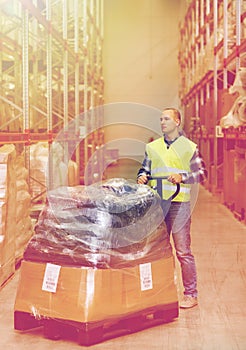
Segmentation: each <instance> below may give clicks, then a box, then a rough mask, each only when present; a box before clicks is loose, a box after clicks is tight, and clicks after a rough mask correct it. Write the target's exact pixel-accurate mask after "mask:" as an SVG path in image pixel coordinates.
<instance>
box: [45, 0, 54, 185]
mask: <svg viewBox="0 0 246 350" xmlns="http://www.w3.org/2000/svg"><path fill="white" fill-rule="evenodd" d="M46 20H47V22H48V23H49V28H48V31H47V43H46V51H47V52H46V66H47V68H46V75H47V77H46V83H47V87H46V88H47V132H48V134H49V135H50V140H49V159H48V174H47V175H48V184H49V188H50V189H51V188H53V153H52V132H53V118H52V110H53V104H52V27H51V6H50V0H46Z"/></svg>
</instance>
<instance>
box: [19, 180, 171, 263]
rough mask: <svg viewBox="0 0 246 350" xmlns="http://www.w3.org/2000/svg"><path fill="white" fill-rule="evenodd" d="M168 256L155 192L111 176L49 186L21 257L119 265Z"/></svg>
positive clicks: (163, 225) (47, 260) (158, 200)
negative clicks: (82, 183) (90, 182)
mask: <svg viewBox="0 0 246 350" xmlns="http://www.w3.org/2000/svg"><path fill="white" fill-rule="evenodd" d="M171 255H172V251H171V246H170V243H169V237H168V234H167V232H166V227H165V224H164V221H163V212H162V209H161V204H160V198H159V196H158V195H157V194H156V193H155V191H153V190H152V189H151V188H150V187H148V186H145V185H137V184H135V183H131V182H129V181H127V180H125V179H111V180H108V181H105V182H103V183H98V184H94V185H90V186H76V187H60V188H57V189H55V190H52V191H50V192H49V193H48V196H47V203H46V205H45V207H44V209H43V211H42V212H41V214H40V217H39V220H38V222H37V224H36V227H35V235H34V236H33V237H32V239H31V240H30V241H29V243H28V246H27V248H26V251H25V253H24V258H25V260H30V261H36V262H53V263H57V264H61V265H65V266H88V267H95V268H121V267H128V266H136V265H138V264H139V263H143V262H145V261H154V260H158V259H160V258H163V257H169V256H171Z"/></svg>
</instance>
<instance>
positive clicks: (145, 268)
mask: <svg viewBox="0 0 246 350" xmlns="http://www.w3.org/2000/svg"><path fill="white" fill-rule="evenodd" d="M139 272H140V283H141V290H149V289H152V288H153V282H152V271H151V263H146V264H140V265H139Z"/></svg>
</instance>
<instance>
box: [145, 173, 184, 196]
mask: <svg viewBox="0 0 246 350" xmlns="http://www.w3.org/2000/svg"><path fill="white" fill-rule="evenodd" d="M167 179H168V176H148V180H149V181H150V180H156V182H157V189H156V190H157V193H158V194H159V196H160V197H161V198H162V180H167ZM179 191H180V184H176V191H175V192H174V194H172V195H171V197H169V198H168V201H169V200H171V201H172V200H173V199H174V198H175V197H177V195H178V194H179Z"/></svg>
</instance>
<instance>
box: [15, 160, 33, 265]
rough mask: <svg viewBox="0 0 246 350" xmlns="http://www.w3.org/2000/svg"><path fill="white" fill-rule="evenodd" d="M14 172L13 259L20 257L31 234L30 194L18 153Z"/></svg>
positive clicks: (25, 171) (26, 171)
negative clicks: (14, 218) (14, 231)
mask: <svg viewBox="0 0 246 350" xmlns="http://www.w3.org/2000/svg"><path fill="white" fill-rule="evenodd" d="M15 174H16V235H15V260H16V261H18V260H19V259H21V258H22V256H23V252H24V249H25V246H26V244H27V242H28V241H29V239H30V238H31V236H32V235H33V229H32V221H31V217H30V209H31V196H30V194H29V189H28V184H27V176H28V170H27V169H26V168H25V166H24V157H23V155H18V156H17V157H16V161H15Z"/></svg>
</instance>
